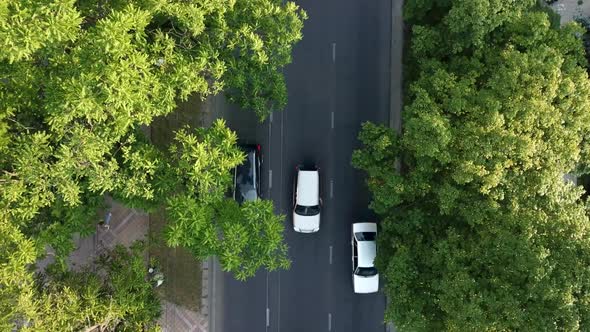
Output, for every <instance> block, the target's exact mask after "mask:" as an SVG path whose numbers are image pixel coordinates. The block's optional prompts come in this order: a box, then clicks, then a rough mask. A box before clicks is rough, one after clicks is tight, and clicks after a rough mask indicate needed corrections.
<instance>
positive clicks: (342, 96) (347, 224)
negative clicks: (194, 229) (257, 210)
mask: <svg viewBox="0 0 590 332" xmlns="http://www.w3.org/2000/svg"><path fill="white" fill-rule="evenodd" d="M296 2H297V3H298V4H299V5H300V6H301V7H302V8H303V9H305V10H306V11H307V13H308V15H309V19H308V20H307V21H306V24H305V28H304V30H303V34H304V38H303V40H302V41H301V42H300V43H299V44H298V45H297V46H296V47H295V49H294V52H293V63H292V64H291V65H289V66H288V67H287V69H286V70H285V76H286V79H287V85H288V90H289V104H288V106H287V109H286V110H284V111H283V112H275V113H274V114H273V117H272V118H271V119H269V120H267V121H265V122H264V123H257V121H256V119H255V117H254V116H253V113H252V112H247V111H241V110H237V109H235V108H233V107H226V108H225V109H226V111H225V112H226V114H224V115H223V116H224V117H225V118H226V120H227V122H228V125H229V126H230V127H231V128H232V129H234V130H236V131H237V132H238V135H239V136H240V137H241V138H243V139H245V140H247V141H250V142H252V141H255V142H257V143H260V144H262V146H263V152H264V156H265V157H264V165H263V175H264V177H263V183H262V185H263V188H264V194H265V196H266V197H265V198H271V199H273V201H274V202H275V206H276V208H277V211H278V212H280V213H283V214H286V215H287V220H286V229H285V238H286V241H287V243H288V245H289V246H290V251H289V254H290V257H291V259H292V261H293V265H292V267H291V269H290V270H288V271H280V272H272V273H267V272H265V271H260V272H259V273H258V274H257V275H256V276H255V277H254V278H252V279H250V280H248V281H246V282H238V281H235V280H234V279H233V278H232V276H231V275H227V274H226V275H224V276H223V285H222V286H223V287H222V288H223V303H222V305H221V308H222V313H221V317H223V318H222V320H223V322H222V324H220V326H218V330H219V331H224V332H259V331H272V332H275V331H276V332H278V331H281V332H316V331H339V332H340V331H351V332H361V331H362V332H372V331H384V330H385V325H384V324H383V312H384V308H385V298H384V296H383V295H382V293H378V294H371V295H358V294H354V293H353V290H352V264H351V248H350V236H351V234H350V231H351V224H352V223H353V222H361V221H373V220H375V218H374V216H373V215H372V214H371V212H370V211H369V210H368V208H367V205H368V192H367V189H366V186H365V184H364V178H363V175H362V173H361V172H358V171H356V170H354V169H353V168H352V167H351V165H350V159H351V154H352V151H353V149H355V148H357V147H359V143H358V141H357V138H356V137H357V134H358V132H359V130H360V125H361V123H362V122H364V121H374V122H380V123H383V124H388V123H389V110H390V55H391V53H390V44H391V29H392V28H391V27H392V25H391V17H392V5H391V1H378V0H366V1H358V0H322V1H318V0H301V1H296ZM394 47H400V48H401V45H396V46H394ZM302 162H303V163H310V164H316V165H317V166H319V167H320V172H321V181H322V197H323V202H324V208H323V210H322V221H321V226H320V227H321V229H320V231H319V232H318V233H315V234H299V233H296V232H294V231H293V228H292V225H293V224H292V218H291V198H292V196H291V195H292V183H293V178H294V175H295V165H297V164H299V163H302Z"/></svg>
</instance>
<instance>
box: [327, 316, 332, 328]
mask: <svg viewBox="0 0 590 332" xmlns="http://www.w3.org/2000/svg"><path fill="white" fill-rule="evenodd" d="M328 331H332V314H331V313H329V314H328Z"/></svg>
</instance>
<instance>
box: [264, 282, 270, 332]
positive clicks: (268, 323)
mask: <svg viewBox="0 0 590 332" xmlns="http://www.w3.org/2000/svg"><path fill="white" fill-rule="evenodd" d="M268 275H269V273H268V272H266V329H265V331H268V327H269V325H270V309H269V308H268Z"/></svg>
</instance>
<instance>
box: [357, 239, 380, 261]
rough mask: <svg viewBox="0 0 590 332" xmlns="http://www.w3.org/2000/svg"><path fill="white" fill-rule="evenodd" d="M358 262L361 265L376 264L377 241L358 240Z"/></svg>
mask: <svg viewBox="0 0 590 332" xmlns="http://www.w3.org/2000/svg"><path fill="white" fill-rule="evenodd" d="M357 243H358V262H359V265H358V266H359V267H373V266H375V263H374V261H375V257H376V254H377V245H376V243H375V241H358V242H357Z"/></svg>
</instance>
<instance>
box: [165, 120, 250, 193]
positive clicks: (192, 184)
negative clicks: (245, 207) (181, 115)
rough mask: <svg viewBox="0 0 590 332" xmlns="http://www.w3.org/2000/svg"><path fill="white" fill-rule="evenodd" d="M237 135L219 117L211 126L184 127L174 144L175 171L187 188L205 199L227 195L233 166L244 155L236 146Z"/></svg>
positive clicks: (241, 159)
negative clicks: (187, 128)
mask: <svg viewBox="0 0 590 332" xmlns="http://www.w3.org/2000/svg"><path fill="white" fill-rule="evenodd" d="M236 142H237V136H236V134H235V133H234V132H233V131H231V130H230V129H229V128H227V127H226V126H225V122H224V121H223V120H217V121H215V122H214V123H213V125H212V126H211V127H210V128H197V129H196V130H194V132H193V133H189V132H188V130H186V129H181V130H179V131H178V132H177V133H176V136H175V138H174V142H173V143H172V145H171V146H170V153H171V154H172V157H173V160H174V161H175V167H174V169H175V172H176V176H177V177H178V179H180V182H181V183H182V185H183V186H185V188H186V190H187V191H193V192H194V194H195V196H196V197H197V198H198V199H200V200H202V201H207V202H209V201H216V200H220V199H222V198H223V195H224V194H225V192H226V190H227V188H228V187H229V186H230V184H231V181H232V177H231V173H230V170H232V169H233V168H234V167H236V166H237V165H239V164H240V163H241V162H242V161H243V159H244V155H243V153H242V152H241V151H240V150H239V148H238V147H237V146H236Z"/></svg>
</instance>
